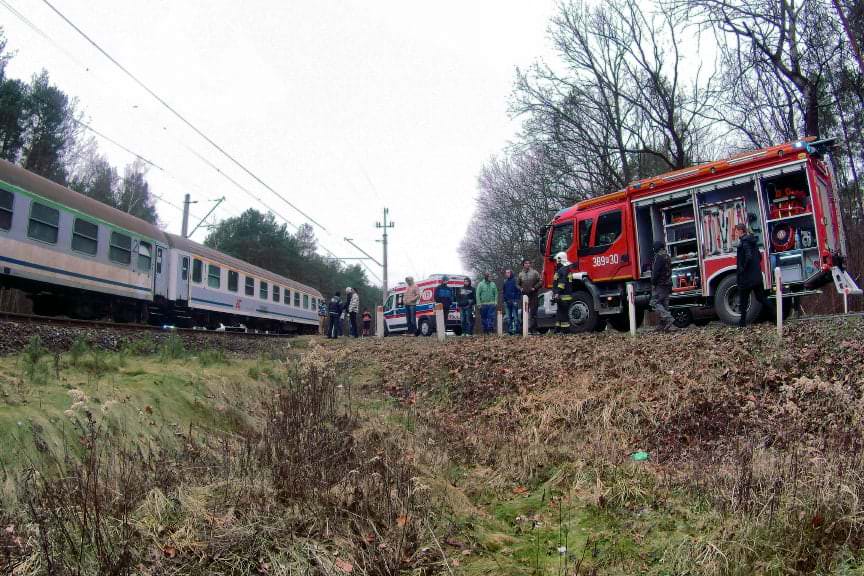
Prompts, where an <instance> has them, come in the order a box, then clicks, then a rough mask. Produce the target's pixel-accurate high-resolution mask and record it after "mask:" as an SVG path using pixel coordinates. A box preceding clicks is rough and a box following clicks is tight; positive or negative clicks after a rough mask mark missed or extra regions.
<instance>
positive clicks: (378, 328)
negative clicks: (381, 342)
mask: <svg viewBox="0 0 864 576" xmlns="http://www.w3.org/2000/svg"><path fill="white" fill-rule="evenodd" d="M375 337H376V338H383V337H384V307H383V306H376V307H375Z"/></svg>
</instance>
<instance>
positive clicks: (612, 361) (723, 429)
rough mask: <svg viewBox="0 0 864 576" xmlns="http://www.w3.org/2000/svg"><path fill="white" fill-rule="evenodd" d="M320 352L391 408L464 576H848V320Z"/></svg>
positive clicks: (851, 493) (860, 406)
mask: <svg viewBox="0 0 864 576" xmlns="http://www.w3.org/2000/svg"><path fill="white" fill-rule="evenodd" d="M334 353H336V354H340V355H348V356H349V357H350V356H353V358H354V362H355V364H356V365H357V366H361V367H362V368H360V369H359V372H360V373H363V372H364V371H365V376H364V378H365V380H366V381H367V382H368V384H367V386H369V387H370V388H371V389H375V390H379V391H380V390H384V391H386V392H387V393H388V394H389V395H390V397H391V398H392V403H391V405H390V407H389V408H388V409H387V410H385V412H384V413H386V414H389V415H388V416H387V417H386V420H387V421H388V422H389V423H390V424H391V425H392V426H393V427H401V428H402V429H403V430H404V432H405V438H406V440H404V444H405V446H406V449H407V450H409V451H410V452H411V453H412V454H413V455H414V459H415V462H416V463H417V466H418V468H419V470H421V471H422V473H424V474H426V475H427V476H430V477H434V478H436V479H437V481H438V482H439V488H440V490H441V493H442V494H445V495H446V496H445V499H447V500H449V503H450V505H449V506H448V507H447V510H449V511H450V516H449V525H448V524H447V522H443V523H442V526H443V527H444V528H443V530H444V533H445V534H448V536H447V537H445V538H444V539H443V541H442V542H443V544H444V553H445V554H446V555H448V557H450V558H451V566H452V565H453V561H454V559H455V562H456V566H457V568H458V570H461V571H463V572H464V573H466V574H501V573H506V574H564V573H566V574H643V573H644V574H657V575H665V574H741V575H744V574H838V575H839V574H862V573H864V562H862V560H864V557H862V554H861V551H860V549H861V545H862V542H864V504H862V502H864V451H862V446H864V422H862V414H864V323H862V322H861V321H860V320H854V319H853V320H848V321H844V322H831V323H823V324H802V323H799V324H795V325H793V326H791V327H790V329H789V332H788V334H787V336H786V338H785V340H784V341H783V343H782V344H780V343H778V342H777V340H776V337H775V336H774V334H773V331H772V330H771V329H770V328H769V327H758V328H753V329H748V330H746V331H738V330H734V329H728V328H723V327H714V328H710V329H701V330H700V329H694V330H688V331H686V332H684V333H678V334H673V335H661V334H646V335H644V336H640V337H639V338H637V339H629V338H626V337H623V336H620V335H617V334H601V335H593V334H592V335H588V336H584V337H568V338H554V337H550V338H536V339H530V340H529V341H527V342H525V341H523V340H521V339H505V340H501V339H481V338H475V339H470V340H466V339H462V340H455V341H454V340H450V341H449V342H447V343H445V344H443V345H439V344H437V343H435V342H431V341H429V340H425V339H393V340H385V341H383V342H380V341H379V342H364V343H361V344H354V343H352V344H349V345H348V348H343V349H341V350H339V352H334ZM639 450H646V451H648V452H649V454H650V459H649V460H648V461H647V462H637V461H634V460H633V459H632V458H631V455H632V454H633V453H635V452H637V451H639ZM441 513H442V514H445V515H446V514H447V511H446V510H442V512H441ZM457 568H454V569H457Z"/></svg>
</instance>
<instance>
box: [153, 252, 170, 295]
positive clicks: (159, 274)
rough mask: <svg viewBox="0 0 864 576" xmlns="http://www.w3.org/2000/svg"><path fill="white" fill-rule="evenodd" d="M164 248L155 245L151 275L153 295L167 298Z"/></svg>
mask: <svg viewBox="0 0 864 576" xmlns="http://www.w3.org/2000/svg"><path fill="white" fill-rule="evenodd" d="M165 254H166V252H165V247H164V246H160V245H159V244H157V245H156V266H155V272H154V274H153V295H154V296H158V297H162V298H167V297H168V274H167V273H166V272H167V269H166V268H165Z"/></svg>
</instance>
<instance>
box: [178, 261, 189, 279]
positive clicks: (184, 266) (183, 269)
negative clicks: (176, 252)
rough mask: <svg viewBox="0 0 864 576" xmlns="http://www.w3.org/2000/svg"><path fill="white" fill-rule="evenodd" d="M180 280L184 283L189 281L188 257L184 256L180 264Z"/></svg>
mask: <svg viewBox="0 0 864 576" xmlns="http://www.w3.org/2000/svg"><path fill="white" fill-rule="evenodd" d="M180 279H181V280H183V281H184V282H185V281H186V280H188V279H189V257H188V256H184V257H183V260H182V261H181V262H180Z"/></svg>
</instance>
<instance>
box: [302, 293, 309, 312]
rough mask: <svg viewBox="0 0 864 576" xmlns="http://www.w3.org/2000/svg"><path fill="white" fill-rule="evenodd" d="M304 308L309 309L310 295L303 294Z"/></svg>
mask: <svg viewBox="0 0 864 576" xmlns="http://www.w3.org/2000/svg"><path fill="white" fill-rule="evenodd" d="M303 308H306V309H307V310H308V309H309V295H308V294H303Z"/></svg>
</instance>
